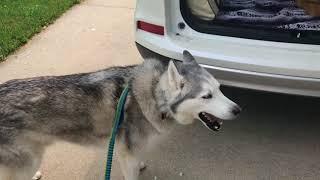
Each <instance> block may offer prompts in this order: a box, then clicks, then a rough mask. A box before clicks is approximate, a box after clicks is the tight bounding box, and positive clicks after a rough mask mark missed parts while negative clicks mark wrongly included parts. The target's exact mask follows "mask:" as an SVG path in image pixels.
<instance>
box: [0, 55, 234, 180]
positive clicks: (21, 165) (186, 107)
mask: <svg viewBox="0 0 320 180" xmlns="http://www.w3.org/2000/svg"><path fill="white" fill-rule="evenodd" d="M183 55H184V61H183V62H178V61H176V62H174V61H169V62H165V61H159V60H156V59H148V60H146V61H145V62H144V63H143V64H141V65H137V66H127V67H113V68H108V69H105V70H101V71H97V72H92V73H83V74H74V75H66V76H47V77H37V78H29V79H21V80H11V81H8V82H6V83H4V84H2V85H0V179H1V180H26V179H31V178H32V176H33V174H34V173H35V172H36V171H37V169H38V168H39V165H40V162H41V158H42V155H43V152H44V150H45V148H46V147H47V146H48V145H50V144H51V143H53V142H54V141H55V140H57V139H61V140H66V141H70V142H73V143H79V144H82V145H96V146H97V147H98V146H99V144H100V147H105V144H104V143H102V142H104V141H105V140H106V138H107V137H108V135H110V132H111V127H112V121H113V118H114V114H115V108H116V105H117V101H118V99H119V97H120V95H121V92H122V90H123V89H124V86H125V85H128V86H129V88H130V91H129V94H128V97H127V102H126V104H125V119H124V121H123V122H122V124H121V126H120V129H119V131H118V134H117V140H116V153H117V155H118V157H119V161H120V166H121V169H122V172H123V175H124V177H125V179H126V180H137V179H138V177H139V171H140V169H141V168H144V166H145V165H144V164H143V163H141V162H140V159H141V157H142V156H143V153H144V152H145V151H146V149H148V148H147V147H148V145H152V146H154V145H153V144H154V143H153V142H154V141H155V137H159V136H160V135H162V134H166V133H167V132H168V131H169V130H170V129H172V128H173V127H174V124H175V123H176V122H177V124H183V125H185V124H191V123H193V122H194V121H195V120H200V121H201V122H202V123H203V124H204V125H205V126H206V127H207V128H209V129H210V130H213V131H216V130H218V129H219V128H220V125H221V124H222V120H228V119H234V118H235V117H236V116H237V115H238V114H239V113H240V107H239V106H238V105H236V104H235V103H233V102H232V101H230V100H229V99H228V98H226V97H225V96H224V95H223V94H222V93H221V91H220V90H219V86H220V85H219V83H218V82H217V80H215V79H214V78H213V76H212V75H211V74H209V73H208V72H207V71H206V70H205V69H204V68H202V67H201V66H200V65H198V64H197V62H196V61H195V60H194V58H193V57H192V55H191V54H190V53H189V52H187V51H184V52H183ZM37 176H38V177H40V174H39V173H37Z"/></svg>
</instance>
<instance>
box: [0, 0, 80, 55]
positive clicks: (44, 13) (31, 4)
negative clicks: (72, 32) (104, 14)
mask: <svg viewBox="0 0 320 180" xmlns="http://www.w3.org/2000/svg"><path fill="white" fill-rule="evenodd" d="M79 2H80V0H0V61H2V60H4V58H5V57H6V56H8V55H9V54H10V53H11V52H13V51H14V50H16V49H17V48H18V47H20V46H21V45H23V44H25V43H26V42H27V41H28V39H29V38H31V37H32V36H33V35H34V34H36V33H38V32H40V31H41V30H42V29H43V26H46V25H48V24H50V23H52V22H53V21H54V20H55V19H56V18H58V17H59V16H60V15H61V14H62V13H64V12H65V11H66V10H67V9H69V8H70V7H71V6H72V5H74V4H76V3H79ZM66 28H67V27H66Z"/></svg>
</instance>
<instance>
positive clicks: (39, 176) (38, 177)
mask: <svg viewBox="0 0 320 180" xmlns="http://www.w3.org/2000/svg"><path fill="white" fill-rule="evenodd" d="M41 177H42V174H41V172H40V171H37V172H36V174H34V176H33V177H32V180H39V179H41Z"/></svg>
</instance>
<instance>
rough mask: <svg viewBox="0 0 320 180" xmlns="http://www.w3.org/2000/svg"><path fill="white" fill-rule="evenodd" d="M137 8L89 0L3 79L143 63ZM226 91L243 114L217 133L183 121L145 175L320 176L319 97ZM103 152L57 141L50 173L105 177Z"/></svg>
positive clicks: (83, 179)
mask: <svg viewBox="0 0 320 180" xmlns="http://www.w3.org/2000/svg"><path fill="white" fill-rule="evenodd" d="M134 7H135V2H134V1H130V0H120V1H104V0H88V1H84V2H83V3H82V4H81V5H77V6H76V7H74V8H73V9H72V10H70V11H69V12H67V13H66V14H65V15H64V16H63V17H62V18H60V19H59V20H58V21H57V22H56V23H55V24H53V25H51V26H49V27H48V28H47V29H46V30H44V31H43V32H42V33H40V34H39V35H37V36H36V37H34V38H33V39H32V40H31V41H30V42H29V43H28V44H27V45H26V46H24V47H22V48H21V49H20V50H18V51H17V52H16V53H15V54H13V55H12V56H10V57H9V58H8V60H7V61H6V62H4V63H1V64H0V82H4V81H6V80H9V79H14V78H23V77H30V76H39V75H60V74H70V73H77V72H87V71H93V70H98V69H101V68H104V67H108V66H113V65H125V64H134V63H139V62H141V59H140V58H139V55H138V53H137V51H136V49H135V46H134V37H133V28H132V27H133V21H132V19H133V13H134ZM223 91H224V92H225V94H226V95H227V96H228V97H230V98H231V99H232V100H234V101H236V102H238V104H239V105H240V106H242V108H243V112H242V114H241V116H240V117H239V118H238V119H237V120H234V121H229V122H225V123H224V125H223V128H222V130H221V131H220V132H218V133H212V132H210V131H208V130H207V129H206V128H205V127H203V126H202V124H201V123H199V122H198V123H196V124H194V125H191V126H186V127H182V126H181V127H179V128H178V129H176V130H175V131H174V132H173V133H172V134H171V136H170V137H171V138H169V139H168V140H167V141H164V142H163V143H161V144H160V145H159V147H157V148H156V150H155V151H154V152H151V153H149V154H146V157H145V159H146V162H147V164H148V168H147V170H146V171H144V172H143V174H142V176H141V179H142V180H151V179H154V177H155V176H156V177H157V179H158V180H180V179H181V180H182V179H183V180H198V179H199V180H213V179H216V180H257V179H258V180H269V179H270V180H277V179H279V180H302V179H303V180H316V179H320V141H319V137H320V131H319V130H320V118H319V112H320V111H319V109H320V100H319V99H315V98H305V97H298V96H287V95H278V94H270V93H262V92H253V91H248V90H240V89H232V88H224V89H223ZM103 154H104V152H103V151H99V150H97V149H95V148H88V147H81V146H78V145H74V144H70V143H66V142H57V143H56V144H54V145H52V146H50V147H49V148H48V150H47V152H46V154H45V158H44V160H43V162H42V165H41V170H42V171H43V180H57V179H68V180H88V179H91V180H98V179H102V175H103V169H104V163H105V162H104V161H105V158H104V157H103ZM113 169H114V171H113V180H120V179H122V176H121V174H120V171H119V167H118V164H117V163H116V162H115V164H114V168H113ZM181 173H182V174H181ZM180 175H182V176H180Z"/></svg>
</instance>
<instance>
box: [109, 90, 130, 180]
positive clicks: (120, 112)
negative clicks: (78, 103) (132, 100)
mask: <svg viewBox="0 0 320 180" xmlns="http://www.w3.org/2000/svg"><path fill="white" fill-rule="evenodd" d="M128 92H129V87H128V86H126V87H125V88H124V90H123V91H122V93H121V96H120V98H119V101H118V104H117V109H116V113H115V117H114V121H113V126H112V134H111V137H110V141H109V148H108V156H107V165H106V171H105V180H110V177H111V167H112V159H113V150H114V143H115V141H116V136H117V132H118V129H119V127H120V125H121V123H122V121H123V118H124V105H125V103H126V99H127V96H128Z"/></svg>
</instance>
